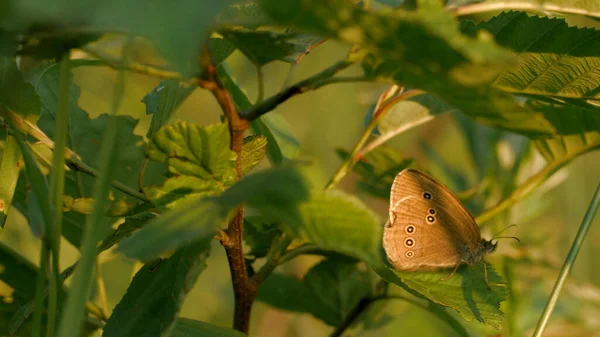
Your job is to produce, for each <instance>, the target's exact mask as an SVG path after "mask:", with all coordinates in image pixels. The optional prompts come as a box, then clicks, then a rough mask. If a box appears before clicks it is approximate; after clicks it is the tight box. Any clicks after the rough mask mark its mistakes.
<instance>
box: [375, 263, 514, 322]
mask: <svg viewBox="0 0 600 337" xmlns="http://www.w3.org/2000/svg"><path fill="white" fill-rule="evenodd" d="M483 268H484V266H483V263H479V264H476V265H473V266H467V265H464V266H461V267H460V268H459V269H458V270H457V272H456V273H455V274H454V275H453V276H452V277H451V278H449V279H445V278H447V277H448V275H450V273H451V272H452V270H441V271H432V272H404V271H399V270H394V269H391V268H389V267H386V266H376V267H375V268H374V269H375V271H376V272H377V273H378V274H379V276H381V277H382V278H383V279H385V280H386V281H388V282H391V283H394V284H397V285H399V286H401V287H403V288H406V287H408V289H410V290H412V291H415V292H417V293H419V294H421V295H423V296H424V297H426V298H428V299H429V300H431V301H433V302H435V303H438V304H441V305H444V306H447V307H450V308H452V309H454V310H456V311H457V312H458V313H459V314H460V315H461V316H462V317H463V318H464V319H466V320H467V321H472V320H474V319H475V320H477V321H479V322H481V323H484V324H486V325H489V326H491V327H493V328H495V329H499V328H500V326H501V324H502V322H503V318H504V314H503V313H502V311H500V302H502V301H505V300H506V299H507V298H508V289H507V288H506V284H505V283H504V281H503V280H502V278H501V277H500V276H499V275H498V274H496V272H495V271H494V269H493V268H492V267H491V266H489V265H488V267H487V273H488V282H489V284H490V286H491V288H492V289H491V290H490V289H488V288H487V285H486V283H485V277H484V270H483ZM494 284H499V285H494Z"/></svg>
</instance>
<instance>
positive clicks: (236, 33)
mask: <svg viewBox="0 0 600 337" xmlns="http://www.w3.org/2000/svg"><path fill="white" fill-rule="evenodd" d="M219 33H221V35H223V37H225V38H226V39H227V40H229V41H230V42H231V43H232V44H233V45H234V46H235V47H237V48H238V49H239V50H240V51H241V52H242V53H243V54H244V55H245V56H246V57H247V58H248V59H249V60H250V62H252V63H253V64H255V65H258V66H263V65H265V64H267V63H269V62H272V61H275V60H279V61H283V62H288V63H295V62H296V59H297V58H298V57H299V56H301V55H303V54H305V53H306V52H307V51H308V50H309V48H310V47H311V46H312V45H314V44H316V43H318V42H319V41H321V40H323V39H322V38H320V37H318V36H314V35H309V34H305V33H298V32H286V33H277V32H272V31H266V30H252V29H247V28H237V29H222V30H220V31H219Z"/></svg>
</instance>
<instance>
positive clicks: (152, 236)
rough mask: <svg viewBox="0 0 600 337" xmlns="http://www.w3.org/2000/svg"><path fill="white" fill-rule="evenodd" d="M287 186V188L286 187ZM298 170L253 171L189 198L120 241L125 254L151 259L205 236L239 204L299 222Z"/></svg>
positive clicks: (301, 196) (303, 192) (271, 216)
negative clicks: (220, 189) (219, 190)
mask: <svg viewBox="0 0 600 337" xmlns="http://www.w3.org/2000/svg"><path fill="white" fill-rule="evenodd" d="M284 187H287V188H284ZM306 191H307V190H306V187H305V185H304V181H303V179H302V177H301V176H300V174H299V173H298V172H297V170H295V169H292V168H290V167H286V166H282V167H276V168H273V169H271V170H267V171H262V172H260V173H255V174H251V175H249V176H247V177H245V178H244V179H242V180H241V181H239V182H238V183H236V184H235V185H233V186H231V187H230V188H229V189H227V191H225V193H223V194H222V195H220V196H216V197H203V198H201V199H198V200H194V201H190V202H187V203H185V204H183V205H181V206H179V207H177V208H176V209H174V210H170V211H168V212H166V213H164V214H162V215H160V216H158V217H157V218H156V219H154V220H152V221H151V222H149V223H148V224H147V225H145V226H144V228H143V229H142V230H140V231H139V232H137V233H136V234H134V235H133V236H132V237H130V238H127V239H124V240H122V241H121V242H120V244H119V251H121V252H122V253H123V254H125V255H127V256H129V257H133V258H138V259H141V260H148V259H150V258H153V257H155V256H157V255H159V254H160V253H162V252H165V251H167V250H172V249H176V248H178V247H182V246H185V245H186V244H189V243H191V242H195V241H197V240H200V239H204V238H212V237H213V236H214V235H215V234H216V233H217V231H218V229H219V228H222V227H223V224H224V223H225V220H226V218H227V215H228V214H229V213H230V212H231V211H232V210H233V209H235V208H236V207H237V206H238V205H240V204H246V205H247V206H250V207H253V208H255V209H256V210H258V211H259V212H261V213H262V214H263V216H265V217H266V218H267V219H269V220H272V221H275V222H278V223H281V222H284V221H285V222H289V223H290V224H297V223H298V222H299V220H298V217H299V216H298V210H297V207H298V206H297V205H298V203H299V202H300V201H302V200H304V199H305V198H306V197H307V192H306Z"/></svg>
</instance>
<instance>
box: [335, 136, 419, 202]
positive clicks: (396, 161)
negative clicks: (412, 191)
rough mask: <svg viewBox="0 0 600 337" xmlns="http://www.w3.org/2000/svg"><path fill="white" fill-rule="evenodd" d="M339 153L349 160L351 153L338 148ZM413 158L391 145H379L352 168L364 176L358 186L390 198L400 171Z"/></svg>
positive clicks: (371, 192)
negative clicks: (406, 156) (406, 157)
mask: <svg viewBox="0 0 600 337" xmlns="http://www.w3.org/2000/svg"><path fill="white" fill-rule="evenodd" d="M337 153H338V155H339V156H340V157H341V158H342V159H343V160H347V158H348V155H349V153H348V152H347V151H344V150H340V149H338V150H337ZM412 162H413V161H412V160H411V159H405V158H403V157H402V154H400V152H398V151H397V150H395V149H394V148H392V147H389V146H385V145H382V146H379V147H377V148H376V149H375V150H373V151H371V152H369V153H367V154H366V155H365V156H364V157H363V158H361V159H360V160H359V161H358V162H356V164H355V165H354V167H353V168H352V169H353V170H354V171H355V172H356V173H358V174H359V175H360V177H361V178H362V179H361V180H360V181H359V182H358V183H357V186H358V187H359V188H360V189H362V190H364V191H365V192H368V193H369V194H372V195H376V196H378V197H381V198H384V199H389V198H390V190H391V188H392V183H393V182H394V178H396V175H397V174H398V172H400V171H402V170H404V169H405V168H407V167H408V166H410V164H412Z"/></svg>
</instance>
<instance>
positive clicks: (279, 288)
mask: <svg viewBox="0 0 600 337" xmlns="http://www.w3.org/2000/svg"><path fill="white" fill-rule="evenodd" d="M370 290H371V284H370V278H369V274H368V272H367V271H361V270H359V268H358V267H357V262H356V261H355V260H352V259H348V258H329V259H327V260H324V261H322V262H320V263H318V264H317V265H315V266H313V267H312V268H311V269H310V270H309V271H308V273H307V274H306V275H305V276H304V278H303V279H302V281H301V282H300V281H299V280H297V279H296V278H295V277H293V276H284V275H281V274H273V275H271V276H269V277H268V278H267V279H266V280H265V282H264V284H262V285H261V287H260V288H259V291H258V297H257V299H258V300H260V301H262V302H265V303H267V304H270V305H273V306H275V307H277V308H280V309H284V310H289V311H295V312H307V313H310V314H312V315H314V316H315V317H317V318H319V319H321V320H322V321H324V322H325V323H327V324H328V325H331V326H338V325H340V324H342V322H343V321H344V319H345V318H346V317H347V316H348V315H349V314H350V312H351V311H352V309H354V307H355V306H356V305H357V304H358V302H359V301H360V300H361V299H362V298H363V297H364V296H366V295H367V294H368V293H369V291H370ZM290 296H291V298H290Z"/></svg>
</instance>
